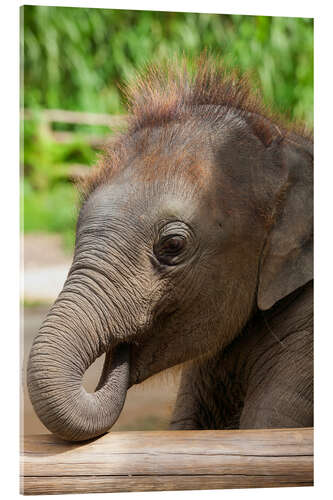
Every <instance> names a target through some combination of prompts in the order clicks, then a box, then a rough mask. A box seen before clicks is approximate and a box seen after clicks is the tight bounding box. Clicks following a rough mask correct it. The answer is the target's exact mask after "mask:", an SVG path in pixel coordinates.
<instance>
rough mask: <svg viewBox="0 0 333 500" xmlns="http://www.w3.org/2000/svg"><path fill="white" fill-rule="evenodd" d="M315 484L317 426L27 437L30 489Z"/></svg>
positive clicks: (24, 469)
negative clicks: (75, 438) (70, 439)
mask: <svg viewBox="0 0 333 500" xmlns="http://www.w3.org/2000/svg"><path fill="white" fill-rule="evenodd" d="M312 484H313V429H310V428H307V429H270V430H269V429H267V430H227V431H141V432H111V433H109V434H106V435H104V436H103V437H101V438H98V439H95V440H93V441H89V442H86V443H67V442H65V441H62V440H61V439H58V438H56V437H54V436H52V435H51V434H48V435H39V436H28V437H26V438H25V439H24V445H23V450H22V459H21V492H22V493H24V494H34V495H37V494H62V493H107V492H121V491H154V490H155V491H157V490H158V491H163V490H201V489H223V488H267V487H278V486H311V485H312Z"/></svg>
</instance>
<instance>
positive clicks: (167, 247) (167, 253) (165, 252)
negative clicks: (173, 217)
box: [153, 221, 195, 266]
mask: <svg viewBox="0 0 333 500" xmlns="http://www.w3.org/2000/svg"><path fill="white" fill-rule="evenodd" d="M158 233H159V234H158V237H157V239H156V241H155V243H154V248H153V250H154V254H155V257H156V258H157V259H158V260H159V262H160V263H161V264H165V265H167V266H175V265H177V264H180V263H182V262H183V261H184V260H185V259H186V258H188V257H190V255H191V254H192V253H193V252H192V250H193V246H195V245H193V244H194V234H193V231H192V229H191V228H190V227H189V226H188V225H187V224H185V223H184V222H181V221H172V222H170V223H167V224H165V225H164V226H162V228H160V229H159V231H158ZM190 243H191V244H190Z"/></svg>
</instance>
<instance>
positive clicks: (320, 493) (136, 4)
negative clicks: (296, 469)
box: [0, 0, 333, 500]
mask: <svg viewBox="0 0 333 500" xmlns="http://www.w3.org/2000/svg"><path fill="white" fill-rule="evenodd" d="M21 4H22V2H19V1H18V0H14V1H13V0H12V1H11V2H8V3H7V2H6V3H4V4H3V5H2V9H1V22H2V26H1V30H0V36H1V43H0V47H1V51H2V57H1V62H2V71H1V73H2V76H1V98H2V107H1V111H2V113H1V135H0V137H1V139H2V140H1V144H2V148H1V153H2V154H1V168H2V172H1V173H2V180H3V182H2V183H1V185H2V189H1V188H0V189H1V191H0V193H1V194H0V201H1V212H0V213H1V215H2V221H3V222H2V237H1V245H0V247H1V260H0V263H1V269H2V273H1V277H2V286H1V287H0V293H1V301H0V304H1V306H2V308H1V310H2V324H1V326H2V342H3V344H2V353H3V354H2V363H1V368H2V370H3V373H2V378H1V381H2V387H1V392H2V400H1V407H2V412H1V418H2V420H1V427H0V431H2V457H3V459H4V463H3V465H2V496H3V497H4V498H12V497H16V496H18V480H17V477H18V439H19V438H18V400H19V389H18V388H19V379H20V376H19V373H20V372H19V360H18V352H19V336H18V328H19V325H18V317H19V316H18V300H19V299H18V297H19V272H18V266H19V252H18V247H19V236H18V220H19V215H18V203H17V202H18V195H19V192H18V163H19V156H18V125H19V119H18V118H19V117H18V92H19V83H18V57H19V56H18V16H19V13H18V7H19V5H21ZM27 4H30V5H57V6H60V5H61V6H73V7H74V6H76V7H95V8H102V7H103V8H122V9H135V10H165V11H180V12H181V11H189V12H210V13H224V14H227V13H237V14H250V15H271V16H272V15H273V16H288V17H315V34H316V38H315V71H316V78H315V166H316V171H315V202H316V216H315V257H316V258H315V272H316V286H315V319H316V328H315V333H316V343H315V345H316V350H315V381H316V384H315V386H316V391H315V399H316V418H315V426H316V440H315V450H316V457H315V487H314V488H276V489H254V490H223V491H193V492H161V493H133V494H128V493H124V494H122V493H119V494H113V495H112V498H115V499H116V498H117V499H118V498H124V499H125V498H126V499H128V498H146V496H147V498H151V499H155V498H158V499H163V498H185V499H190V498H191V500H192V499H194V498H201V497H202V496H203V495H204V496H205V497H209V498H220V496H221V495H223V497H224V498H237V499H238V498H255V499H260V498H265V499H266V498H267V496H269V497H270V498H279V499H280V498H281V497H282V496H283V497H292V498H294V499H297V498H300V499H301V498H302V499H307V498H313V497H314V495H315V496H316V498H329V494H328V493H329V492H330V491H331V485H330V483H331V463H332V453H331V450H332V447H330V446H329V444H330V441H331V439H330V438H331V436H332V426H331V408H330V406H331V405H330V401H331V392H332V391H331V380H332V374H331V365H332V364H333V363H332V354H331V353H332V335H333V332H331V330H332V327H331V322H332V319H331V309H332V306H331V300H332V299H331V297H332V286H331V284H330V283H331V277H332V264H331V261H332V229H331V227H332V220H331V219H332V216H333V210H332V202H331V200H332V185H333V183H332V170H333V165H332V163H333V162H332V159H331V156H332V153H331V151H330V149H331V144H332V142H333V141H332V125H331V123H332V119H331V116H332V115H333V111H332V104H331V103H332V98H331V92H332V81H333V78H332V76H333V75H332V62H331V47H332V35H331V33H332V26H331V19H332V18H331V16H330V12H329V10H328V9H329V2H320V1H319V2H318V1H317V2H313V1H311V2H310V1H295V0H293V1H292V2H291V1H290V0H289V1H283V0H280V1H279V2H267V1H258V0H251V1H249V0H243V1H240V0H229V1H227V2H217V1H211V0H206V1H205V2H204V3H202V2H199V1H198V0H192V1H185V0H182V1H179V0H178V1H175V0H159V2H158V5H157V4H156V3H155V2H153V1H151V0H150V1H148V0H141V1H139V0H136V1H134V0H131V1H130V0H123V1H122V2H118V1H102V0H100V1H98V0H94V1H83V0H80V1H75V0H72V1H56V2H51V1H50V2H46V1H42V0H40V1H39V2H35V1H30V2H27ZM325 7H326V8H325ZM325 278H326V279H325ZM13 361H15V362H13ZM325 451H326V453H325ZM8 464H10V467H8ZM14 485H15V487H14ZM128 495H130V496H128ZM61 497H62V495H61ZM73 497H75V498H80V499H82V498H88V499H90V498H94V499H96V498H97V497H96V496H93V495H85V496H84V497H81V496H79V495H74V496H71V497H70V498H73ZM100 497H101V495H99V496H98V498H100ZM102 497H103V495H102ZM40 498H49V497H44V496H42V497H40ZM56 498H58V497H56ZM63 498H69V497H68V496H67V495H66V496H63Z"/></svg>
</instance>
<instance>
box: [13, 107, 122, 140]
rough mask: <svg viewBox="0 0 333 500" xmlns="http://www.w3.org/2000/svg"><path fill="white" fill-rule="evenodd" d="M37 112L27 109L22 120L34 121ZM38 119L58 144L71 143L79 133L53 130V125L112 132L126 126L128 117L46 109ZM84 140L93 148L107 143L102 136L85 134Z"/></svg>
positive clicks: (39, 114)
mask: <svg viewBox="0 0 333 500" xmlns="http://www.w3.org/2000/svg"><path fill="white" fill-rule="evenodd" d="M34 114H35V112H34V111H33V110H31V109H25V110H24V111H23V114H22V118H23V119H26V120H29V119H32V118H33V116H34ZM38 118H39V123H40V126H41V128H42V129H43V131H44V133H47V134H48V135H49V136H50V137H52V139H54V140H55V141H56V142H71V141H73V139H74V137H75V136H77V132H67V131H59V130H53V129H52V123H70V124H74V125H102V126H105V127H108V128H109V129H110V131H111V130H114V129H119V128H121V127H123V126H124V125H125V122H126V115H108V114H102V113H86V112H81V111H67V110H64V109H44V110H41V111H38ZM83 135H84V140H85V141H86V142H87V143H88V144H90V145H91V146H92V147H97V148H98V147H100V146H101V145H103V143H104V142H105V136H103V135H101V134H89V133H85V134H83Z"/></svg>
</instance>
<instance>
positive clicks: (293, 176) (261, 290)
mask: <svg viewBox="0 0 333 500" xmlns="http://www.w3.org/2000/svg"><path fill="white" fill-rule="evenodd" d="M302 142H303V141H302ZM280 147H281V148H282V151H281V153H282V162H283V163H282V165H283V170H284V171H285V173H286V177H285V183H284V186H283V188H282V190H281V192H282V193H283V194H282V196H281V193H280V200H279V205H278V211H277V215H276V217H275V222H274V223H273V225H272V227H271V229H270V232H269V235H268V238H267V242H266V245H265V248H264V251H263V258H262V261H261V263H260V272H259V283H258V293H257V304H258V307H259V308H260V309H261V310H266V309H269V308H271V307H272V306H273V305H274V304H275V303H276V302H277V301H278V300H280V299H282V298H283V297H285V296H287V295H289V294H290V293H292V292H293V291H294V290H296V289H297V288H299V287H301V286H303V285H305V284H306V283H307V282H308V281H310V280H311V279H313V149H312V144H311V145H309V144H307V143H305V142H304V143H301V141H299V142H298V141H297V142H296V140H295V141H294V140H293V138H289V139H288V138H285V139H284V140H283V141H282V143H281V145H280Z"/></svg>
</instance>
